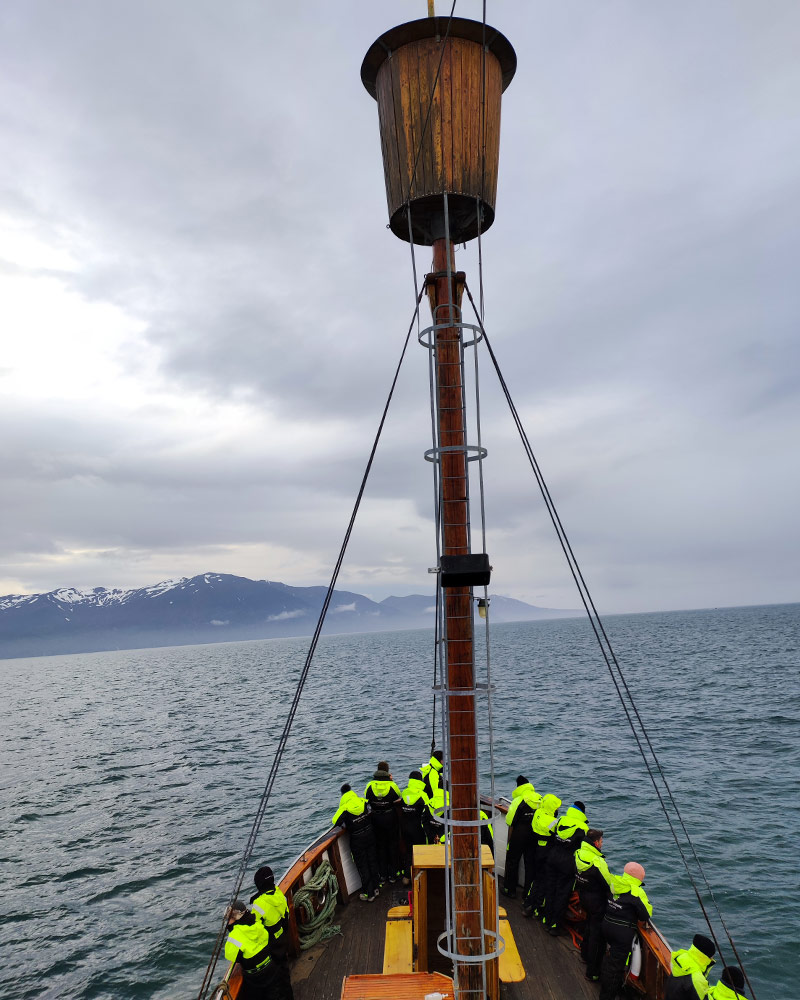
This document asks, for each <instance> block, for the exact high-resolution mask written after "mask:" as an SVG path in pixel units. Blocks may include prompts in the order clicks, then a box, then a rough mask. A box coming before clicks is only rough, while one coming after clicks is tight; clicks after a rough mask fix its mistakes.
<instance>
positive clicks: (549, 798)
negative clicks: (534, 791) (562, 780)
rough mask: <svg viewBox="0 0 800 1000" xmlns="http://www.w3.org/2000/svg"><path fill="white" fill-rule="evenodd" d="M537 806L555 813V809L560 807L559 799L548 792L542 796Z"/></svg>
mask: <svg viewBox="0 0 800 1000" xmlns="http://www.w3.org/2000/svg"><path fill="white" fill-rule="evenodd" d="M539 808H540V809H544V811H545V812H549V813H551V814H552V815H555V813H556V810H558V809H560V808H561V799H560V798H559V797H558V796H557V795H552V794H551V793H550V792H548V793H547V795H544V796H542V804H541V805H540V806H539Z"/></svg>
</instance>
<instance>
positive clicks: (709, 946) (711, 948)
mask: <svg viewBox="0 0 800 1000" xmlns="http://www.w3.org/2000/svg"><path fill="white" fill-rule="evenodd" d="M692 944H693V945H694V947H695V948H697V950H698V951H702V953H703V954H704V955H705V956H706V958H711V956H712V955H713V954H714V952H715V951H716V950H717V946H716V945H715V944H714V942H713V941H711V940H709V938H707V937H704V936H703V935H702V934H695V936H694V937H693V938H692Z"/></svg>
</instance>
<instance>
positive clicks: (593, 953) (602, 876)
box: [575, 830, 614, 983]
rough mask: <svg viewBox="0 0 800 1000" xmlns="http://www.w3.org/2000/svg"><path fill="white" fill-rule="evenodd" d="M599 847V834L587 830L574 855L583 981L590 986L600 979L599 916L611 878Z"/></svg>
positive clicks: (602, 945) (601, 939)
mask: <svg viewBox="0 0 800 1000" xmlns="http://www.w3.org/2000/svg"><path fill="white" fill-rule="evenodd" d="M602 846H603V831H602V830H589V831H588V832H587V834H586V837H585V839H584V841H583V843H582V844H581V845H580V847H579V848H578V850H577V851H576V852H575V888H576V889H577V890H578V896H579V898H580V901H581V906H582V907H583V909H584V912H585V913H586V924H585V927H584V930H583V938H582V940H581V958H582V959H583V960H584V962H586V978H587V979H588V980H590V981H591V982H593V983H596V982H597V981H598V980H599V979H600V963H601V962H602V960H603V952H604V951H605V946H606V941H605V938H604V937H603V917H604V916H605V913H606V905H607V903H608V897H609V895H610V892H611V889H612V888H613V885H614V876H613V875H612V874H611V872H610V871H609V870H608V864H607V862H606V859H605V855H604V854H603V853H602V851H601V850H600V848H601V847H602Z"/></svg>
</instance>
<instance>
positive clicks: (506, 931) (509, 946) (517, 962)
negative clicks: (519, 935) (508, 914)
mask: <svg viewBox="0 0 800 1000" xmlns="http://www.w3.org/2000/svg"><path fill="white" fill-rule="evenodd" d="M500 937H501V938H502V939H503V940H504V941H505V943H506V946H505V949H504V951H503V954H502V955H501V956H500V982H501V983H521V982H522V980H523V979H524V978H525V967H524V966H523V964H522V959H521V958H520V957H519V949H518V948H517V942H516V941H515V940H514V935H513V934H512V932H511V924H510V923H509V922H508V920H505V919H503V918H501V919H500Z"/></svg>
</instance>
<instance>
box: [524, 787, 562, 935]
mask: <svg viewBox="0 0 800 1000" xmlns="http://www.w3.org/2000/svg"><path fill="white" fill-rule="evenodd" d="M560 808H561V799H560V798H559V797H558V796H557V795H551V794H550V793H548V794H547V795H544V796H542V804H541V805H540V806H539V808H538V809H537V810H536V812H535V813H534V814H533V819H532V820H531V828H532V829H533V836H534V839H535V840H536V854H535V856H534V862H533V879H532V881H531V887H530V889H528V894H527V896H526V897H525V902H524V903H523V904H522V915H523V916H525V917H531V916H533V915H534V914H536V916H539V913H540V911H541V910H542V909H543V907H544V885H545V867H546V864H547V852H548V851H549V850H550V841H551V840H552V838H553V828H554V827H555V825H556V823H557V822H558V819H557V817H558V810H559V809H560Z"/></svg>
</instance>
